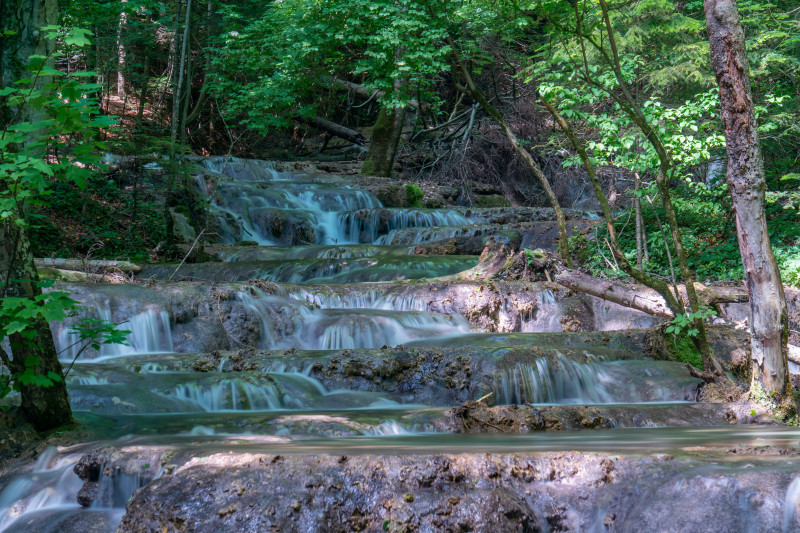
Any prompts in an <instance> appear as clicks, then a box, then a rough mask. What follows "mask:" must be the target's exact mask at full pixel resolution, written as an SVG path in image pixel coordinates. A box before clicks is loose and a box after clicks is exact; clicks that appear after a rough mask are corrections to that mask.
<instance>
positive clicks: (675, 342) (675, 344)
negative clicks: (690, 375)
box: [664, 334, 703, 368]
mask: <svg viewBox="0 0 800 533" xmlns="http://www.w3.org/2000/svg"><path fill="white" fill-rule="evenodd" d="M664 345H665V346H666V348H667V350H669V352H670V355H671V356H672V358H673V359H674V360H676V361H680V362H682V363H690V364H691V365H692V366H694V367H695V368H703V356H702V355H701V354H700V352H699V351H698V349H697V348H696V347H695V345H694V343H693V342H692V339H690V338H689V337H687V336H685V335H678V336H675V335H672V334H667V335H665V336H664Z"/></svg>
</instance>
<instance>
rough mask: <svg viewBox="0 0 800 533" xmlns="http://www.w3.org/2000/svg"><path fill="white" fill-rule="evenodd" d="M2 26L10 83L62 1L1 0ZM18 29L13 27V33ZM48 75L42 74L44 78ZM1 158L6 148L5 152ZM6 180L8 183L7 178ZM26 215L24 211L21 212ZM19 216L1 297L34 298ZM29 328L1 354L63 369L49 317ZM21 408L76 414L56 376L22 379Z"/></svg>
mask: <svg viewBox="0 0 800 533" xmlns="http://www.w3.org/2000/svg"><path fill="white" fill-rule="evenodd" d="M0 9H2V13H0V20H1V21H2V28H0V35H2V47H0V48H1V49H2V60H1V62H0V86H2V87H7V86H9V85H11V84H12V83H13V81H14V80H15V79H19V78H22V77H24V76H25V75H27V74H28V73H27V68H26V67H27V65H28V58H29V56H31V55H33V54H37V55H42V56H50V55H51V53H52V51H53V48H52V47H53V46H54V43H53V41H46V40H45V39H43V38H42V34H41V31H40V30H41V27H42V26H48V25H55V24H57V23H58V4H57V2H56V0H16V1H6V2H2V3H0ZM11 32H13V33H11ZM47 81H48V80H46V79H41V80H39V82H40V84H44V83H47ZM11 118H12V117H11V116H5V117H2V119H3V120H0V124H2V125H5V124H7V120H9V119H11ZM14 120H16V121H28V120H35V116H34V113H33V112H32V110H30V109H27V108H23V109H20V110H19V113H16V111H15V117H14ZM0 161H2V154H0ZM2 186H5V184H3V185H2ZM18 215H19V216H20V217H24V212H20V213H19V214H18ZM14 218H15V217H13V216H12V217H8V218H5V219H4V221H3V222H1V223H0V276H2V279H0V299H2V298H4V297H20V298H35V297H36V296H39V295H40V294H41V289H40V287H39V285H38V284H37V282H38V280H39V278H38V275H37V273H36V266H35V265H34V261H33V254H32V253H31V249H30V241H29V240H28V235H27V232H26V231H25V229H24V228H21V227H20V226H18V225H17V224H15V223H14ZM30 328H31V329H32V330H33V331H35V332H36V337H35V339H33V340H32V341H30V340H25V339H24V338H22V336H21V335H20V334H19V333H17V334H14V335H12V336H11V338H10V339H9V340H10V341H11V350H12V353H11V354H7V353H5V352H4V351H2V349H0V352H1V353H0V359H2V361H3V363H4V364H5V365H6V366H8V368H9V370H10V371H11V372H12V373H21V372H23V371H24V370H25V361H26V360H30V359H29V358H31V357H36V358H38V359H39V364H38V365H36V366H34V367H33V371H34V373H36V374H37V375H47V374H48V373H49V372H53V373H55V374H57V375H59V376H60V375H61V363H59V361H58V354H57V353H56V348H55V344H54V343H53V335H52V332H51V331H50V327H49V325H48V324H47V322H45V321H44V320H41V319H40V320H37V321H35V322H34V323H33V324H32V325H31V326H30ZM20 395H21V397H22V412H23V413H24V415H25V416H26V418H27V419H28V420H29V421H30V422H31V423H32V424H33V425H34V427H35V428H36V429H38V430H40V431H44V430H48V429H52V428H54V427H58V426H61V425H63V424H66V423H68V422H70V421H71V420H72V411H71V409H70V406H69V398H68V396H67V388H66V385H65V384H64V381H63V380H61V381H57V382H55V383H54V384H53V385H52V386H51V387H41V386H38V385H22V386H21V388H20Z"/></svg>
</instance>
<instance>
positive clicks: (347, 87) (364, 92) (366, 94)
mask: <svg viewBox="0 0 800 533" xmlns="http://www.w3.org/2000/svg"><path fill="white" fill-rule="evenodd" d="M321 80H322V83H324V84H326V85H329V86H330V87H333V88H335V89H340V90H343V91H349V92H352V93H353V94H355V95H357V96H360V97H361V98H363V99H364V100H369V99H371V98H383V96H384V95H385V94H386V93H384V92H383V91H375V90H371V89H368V88H366V87H364V86H363V85H359V84H358V83H353V82H352V81H347V80H343V79H341V78H334V77H333V76H323V77H322V78H321ZM408 106H409V107H412V108H415V109H417V108H419V102H417V101H416V100H413V99H412V100H409V101H408Z"/></svg>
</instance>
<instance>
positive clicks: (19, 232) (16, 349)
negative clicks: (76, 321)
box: [0, 223, 72, 431]
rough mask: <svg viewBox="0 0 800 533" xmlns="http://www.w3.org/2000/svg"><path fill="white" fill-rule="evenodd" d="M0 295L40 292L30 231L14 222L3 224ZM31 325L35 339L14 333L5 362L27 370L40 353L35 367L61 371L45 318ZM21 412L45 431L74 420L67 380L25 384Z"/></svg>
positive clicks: (45, 371)
mask: <svg viewBox="0 0 800 533" xmlns="http://www.w3.org/2000/svg"><path fill="white" fill-rule="evenodd" d="M0 275H2V276H3V279H2V280H0V296H2V297H15V298H35V297H36V296H39V295H40V294H41V292H42V291H41V289H40V288H39V286H38V284H37V282H38V281H39V277H38V274H37V273H36V267H35V266H34V261H33V254H32V253H31V250H30V241H29V240H28V236H27V232H26V231H25V230H24V229H23V228H20V227H18V226H16V225H15V224H10V223H3V224H2V225H0ZM29 328H30V329H31V330H33V331H35V332H36V337H35V339H33V340H32V341H30V340H25V339H24V338H22V336H21V335H20V334H19V333H16V334H14V335H12V336H11V338H10V341H11V351H12V354H6V353H3V354H2V359H3V362H4V363H5V364H6V365H7V366H8V367H9V370H11V372H12V373H22V372H23V371H25V368H26V367H25V361H26V360H27V359H28V358H30V357H37V358H38V359H39V361H40V362H39V364H38V365H36V366H35V367H33V371H34V373H35V374H37V375H43V376H46V375H47V374H48V373H49V372H53V373H55V374H57V375H59V376H61V375H62V372H61V370H62V369H61V363H60V362H59V360H58V354H57V352H56V347H55V344H54V342H53V334H52V332H51V331H50V327H49V325H48V324H47V322H45V321H44V320H41V319H39V320H37V321H36V322H35V323H34V324H32V325H31V326H29ZM20 394H21V396H22V412H23V413H24V414H25V417H26V418H27V419H28V421H29V422H31V424H33V426H34V427H35V428H36V429H38V430H39V431H44V430H48V429H52V428H54V427H58V426H61V425H64V424H66V423H68V422H70V421H71V420H72V411H71V409H70V406H69V399H68V397H67V387H66V385H65V384H64V381H63V380H61V381H56V382H54V383H53V385H52V386H50V387H41V386H39V385H22V386H21V388H20Z"/></svg>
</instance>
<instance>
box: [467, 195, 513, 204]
mask: <svg viewBox="0 0 800 533" xmlns="http://www.w3.org/2000/svg"><path fill="white" fill-rule="evenodd" d="M475 207H511V202H509V201H508V199H507V198H506V197H505V196H501V195H499V194H492V195H486V196H477V197H476V198H475Z"/></svg>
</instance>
